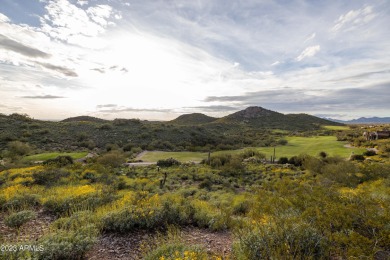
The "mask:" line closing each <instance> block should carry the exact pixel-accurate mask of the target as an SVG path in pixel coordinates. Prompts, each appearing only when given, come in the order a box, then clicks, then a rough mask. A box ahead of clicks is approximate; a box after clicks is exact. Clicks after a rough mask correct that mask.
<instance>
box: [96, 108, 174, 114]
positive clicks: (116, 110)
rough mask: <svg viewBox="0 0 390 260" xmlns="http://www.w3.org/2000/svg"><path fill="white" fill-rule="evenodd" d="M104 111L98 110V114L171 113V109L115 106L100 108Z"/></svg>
mask: <svg viewBox="0 0 390 260" xmlns="http://www.w3.org/2000/svg"><path fill="white" fill-rule="evenodd" d="M102 108H105V109H100V110H99V111H98V112H103V113H123V112H140V113H143V112H156V113H169V112H173V110H172V109H166V108H133V107H118V108H117V106H115V107H113V108H110V107H102Z"/></svg>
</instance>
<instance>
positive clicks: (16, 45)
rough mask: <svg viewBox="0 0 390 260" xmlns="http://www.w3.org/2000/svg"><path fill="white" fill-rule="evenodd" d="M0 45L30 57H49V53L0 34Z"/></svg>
mask: <svg viewBox="0 0 390 260" xmlns="http://www.w3.org/2000/svg"><path fill="white" fill-rule="evenodd" d="M0 47H2V48H4V49H6V50H10V51H13V52H17V53H20V54H22V55H24V56H27V57H31V58H49V57H50V54H48V53H46V52H43V51H40V50H38V49H35V48H32V47H29V46H27V45H24V44H22V43H20V42H17V41H14V40H12V39H10V38H8V37H7V36H4V35H2V34H0Z"/></svg>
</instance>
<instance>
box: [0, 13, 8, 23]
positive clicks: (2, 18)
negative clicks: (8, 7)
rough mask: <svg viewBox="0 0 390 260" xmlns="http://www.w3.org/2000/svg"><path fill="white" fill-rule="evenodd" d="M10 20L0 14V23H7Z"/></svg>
mask: <svg viewBox="0 0 390 260" xmlns="http://www.w3.org/2000/svg"><path fill="white" fill-rule="evenodd" d="M9 21H10V20H9V18H8V17H7V16H5V15H4V14H2V13H0V23H8V22H9Z"/></svg>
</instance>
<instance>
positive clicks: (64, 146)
mask: <svg viewBox="0 0 390 260" xmlns="http://www.w3.org/2000/svg"><path fill="white" fill-rule="evenodd" d="M320 125H340V124H339V123H335V122H331V121H327V120H324V119H320V118H317V117H314V116H310V115H305V114H298V115H284V114H281V113H278V112H274V111H271V110H267V109H264V108H261V107H249V108H247V109H245V110H242V111H238V112H236V113H233V114H231V115H228V116H225V117H223V118H219V119H216V118H213V117H209V116H206V115H203V114H189V115H182V116H179V117H178V118H176V119H175V120H172V121H169V122H152V121H141V120H139V119H114V120H111V121H110V120H103V119H99V118H94V117H89V116H80V117H72V118H68V119H65V120H63V121H60V122H53V121H40V120H35V119H31V118H29V117H28V116H26V115H18V114H12V115H9V116H6V115H1V116H0V150H4V149H5V148H6V146H7V144H8V143H9V142H11V141H21V142H25V143H29V144H30V145H32V146H33V147H35V148H39V149H42V150H46V151H52V150H70V151H72V150H80V149H85V148H87V149H94V148H99V149H110V147H121V148H123V149H125V150H128V151H130V150H131V149H132V148H141V149H143V150H165V151H177V150H180V151H182V150H198V151H203V150H209V149H215V150H226V149H238V148H242V147H244V146H258V147H260V146H263V147H264V146H272V145H275V144H277V141H278V139H280V138H281V137H280V136H276V135H274V134H272V130H273V129H281V130H286V131H291V132H304V131H321V127H320Z"/></svg>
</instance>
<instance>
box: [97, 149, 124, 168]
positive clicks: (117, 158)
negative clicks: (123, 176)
mask: <svg viewBox="0 0 390 260" xmlns="http://www.w3.org/2000/svg"><path fill="white" fill-rule="evenodd" d="M125 161H126V160H125V157H124V156H123V154H122V153H121V152H119V151H117V150H112V151H111V152H109V153H106V154H105V155H103V156H101V157H99V158H98V159H97V162H98V163H100V164H102V165H105V166H110V167H119V166H121V165H122V163H124V162H125Z"/></svg>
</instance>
